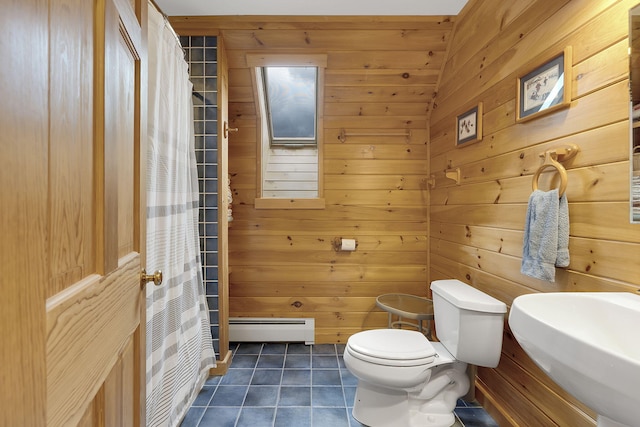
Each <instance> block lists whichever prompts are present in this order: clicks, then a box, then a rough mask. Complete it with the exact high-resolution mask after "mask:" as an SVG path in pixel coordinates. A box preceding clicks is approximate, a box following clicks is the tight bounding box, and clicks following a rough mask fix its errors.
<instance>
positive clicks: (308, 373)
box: [181, 343, 498, 427]
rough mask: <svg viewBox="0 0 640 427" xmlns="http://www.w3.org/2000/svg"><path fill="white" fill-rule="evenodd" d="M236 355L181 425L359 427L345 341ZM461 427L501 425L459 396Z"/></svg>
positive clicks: (245, 349)
mask: <svg viewBox="0 0 640 427" xmlns="http://www.w3.org/2000/svg"><path fill="white" fill-rule="evenodd" d="M231 349H232V350H233V361H232V364H231V367H230V368H229V371H228V372H227V374H226V375H224V376H222V377H211V378H209V379H208V380H207V382H206V384H205V386H204V387H203V389H202V391H201V392H200V394H199V395H198V397H197V398H196V400H195V402H194V403H193V405H192V406H191V409H189V412H188V413H187V415H186V417H185V419H184V420H183V421H182V424H181V427H263V426H264V427H361V426H362V424H360V423H359V422H357V421H356V420H355V419H353V417H352V416H351V408H352V407H353V398H354V395H355V390H356V385H357V379H356V378H355V377H354V376H353V375H351V373H350V372H349V371H348V370H347V369H346V368H345V366H344V362H343V360H342V353H343V351H344V345H334V344H316V345H311V346H307V345H304V344H282V343H267V344H262V343H239V344H232V345H231ZM455 414H456V418H457V420H456V423H455V424H454V426H458V427H498V424H497V423H496V422H495V421H494V420H493V419H492V418H491V417H490V416H489V415H488V414H487V413H486V412H485V410H484V409H482V407H480V406H479V405H476V404H468V403H466V402H463V401H459V402H458V407H457V408H456V410H455Z"/></svg>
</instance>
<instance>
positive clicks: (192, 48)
mask: <svg viewBox="0 0 640 427" xmlns="http://www.w3.org/2000/svg"><path fill="white" fill-rule="evenodd" d="M180 43H181V44H182V47H183V48H184V51H185V59H186V60H187V63H188V64H189V78H190V79H191V83H193V120H194V129H195V139H196V141H195V145H196V147H195V148H196V161H197V163H198V181H199V184H200V251H201V252H202V269H203V277H204V285H205V290H206V295H207V303H208V304H209V321H210V322H211V335H212V336H213V348H214V349H215V350H216V354H218V352H219V348H220V346H219V341H220V340H219V338H220V324H219V322H218V318H219V317H218V92H217V86H218V84H217V74H218V62H217V55H218V52H217V48H216V46H217V38H216V37H203V36H197V37H196V36H182V37H180Z"/></svg>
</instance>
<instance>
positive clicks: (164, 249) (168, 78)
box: [146, 2, 215, 427]
mask: <svg viewBox="0 0 640 427" xmlns="http://www.w3.org/2000/svg"><path fill="white" fill-rule="evenodd" d="M148 57H149V103H148V111H149V117H148V120H149V122H148V148H147V156H148V157H147V268H148V269H149V271H155V270H162V272H163V275H164V280H163V283H162V285H161V286H159V287H155V286H153V285H148V286H147V322H146V327H147V340H146V341H147V363H146V379H147V396H146V405H147V426H163V427H164V426H177V425H178V424H179V423H180V421H181V420H182V418H183V417H184V415H185V413H186V411H187V410H188V409H189V405H190V404H191V403H192V402H193V400H194V399H195V396H196V395H197V393H198V391H199V390H200V388H201V387H202V385H203V384H204V381H205V380H206V379H207V377H208V375H209V368H211V367H213V366H215V354H214V350H213V344H212V339H211V330H210V327H209V319H208V308H207V301H206V298H205V293H204V288H203V280H202V264H201V260H200V250H199V246H200V245H199V234H198V200H199V192H198V177H197V167H196V159H195V152H194V136H193V118H192V115H193V106H192V102H191V89H192V85H191V82H190V81H189V74H188V70H187V63H186V62H185V60H184V53H183V51H182V47H181V46H180V43H179V42H178V39H177V37H176V35H175V33H174V32H173V30H172V29H171V27H170V26H169V24H168V22H167V21H166V19H165V18H164V16H162V15H161V14H160V13H159V12H158V11H157V9H156V8H155V7H154V6H153V4H151V2H149V44H148Z"/></svg>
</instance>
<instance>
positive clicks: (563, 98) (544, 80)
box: [516, 47, 571, 122]
mask: <svg viewBox="0 0 640 427" xmlns="http://www.w3.org/2000/svg"><path fill="white" fill-rule="evenodd" d="M570 103H571V47H567V48H565V50H564V51H563V52H562V53H560V54H559V55H556V56H555V57H553V58H552V59H550V60H549V61H547V62H546V63H545V64H543V65H541V66H539V67H537V68H535V69H533V70H531V71H529V72H527V73H526V74H524V75H522V77H518V82H517V92H516V106H517V109H516V121H517V122H523V121H526V120H531V119H533V118H536V117H539V116H541V115H544V114H548V113H551V112H552V111H555V110H558V109H560V108H564V107H567V106H569V104H570Z"/></svg>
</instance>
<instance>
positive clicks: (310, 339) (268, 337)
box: [229, 317, 315, 344]
mask: <svg viewBox="0 0 640 427" xmlns="http://www.w3.org/2000/svg"><path fill="white" fill-rule="evenodd" d="M314 329H315V319H303V318H296V319H293V318H273V317H230V318H229V341H233V342H301V341H303V342H304V343H305V344H313V343H314Z"/></svg>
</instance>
